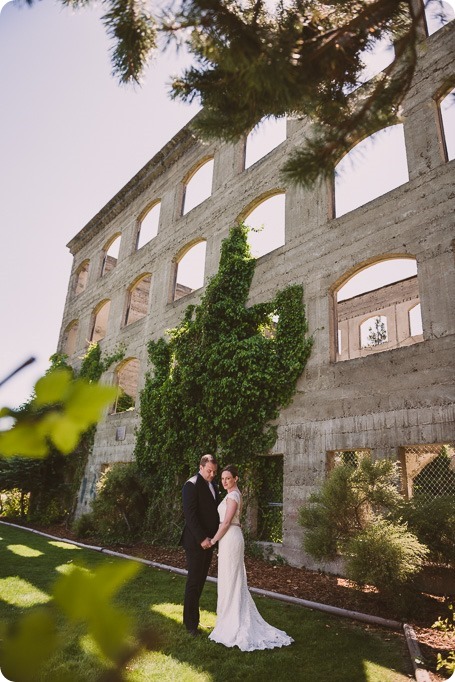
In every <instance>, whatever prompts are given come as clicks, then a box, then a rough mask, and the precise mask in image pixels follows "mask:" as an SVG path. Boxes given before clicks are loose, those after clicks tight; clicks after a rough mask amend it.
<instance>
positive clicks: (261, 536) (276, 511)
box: [257, 455, 284, 543]
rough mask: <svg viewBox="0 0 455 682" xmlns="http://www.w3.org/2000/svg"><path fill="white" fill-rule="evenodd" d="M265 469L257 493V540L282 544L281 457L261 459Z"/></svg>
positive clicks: (282, 460) (282, 459) (274, 456)
mask: <svg viewBox="0 0 455 682" xmlns="http://www.w3.org/2000/svg"><path fill="white" fill-rule="evenodd" d="M263 462H264V464H263V466H264V467H265V469H266V474H265V476H263V477H262V481H263V483H262V485H261V489H260V490H259V492H258V503H259V505H258V532H257V536H258V540H261V541H263V542H278V543H280V542H283V463H284V458H283V455H273V456H267V457H264V459H263Z"/></svg>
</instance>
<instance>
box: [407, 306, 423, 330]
mask: <svg viewBox="0 0 455 682" xmlns="http://www.w3.org/2000/svg"><path fill="white" fill-rule="evenodd" d="M408 316H409V335H410V336H420V335H421V334H423V327H422V310H421V306H420V303H417V305H414V306H412V308H411V309H410V310H409V312H408Z"/></svg>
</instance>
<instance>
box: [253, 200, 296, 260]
mask: <svg viewBox="0 0 455 682" xmlns="http://www.w3.org/2000/svg"><path fill="white" fill-rule="evenodd" d="M285 201H286V195H285V194H284V192H283V193H281V194H275V195H274V196H272V197H269V198H268V199H265V200H264V201H262V202H261V203H260V204H258V205H257V206H256V208H254V209H253V210H252V211H251V213H249V214H247V216H246V217H245V218H244V222H245V224H246V225H247V226H248V227H249V232H248V243H249V245H250V248H251V254H252V255H253V256H254V258H260V257H261V256H264V255H265V254H266V253H270V251H274V249H278V248H279V247H280V246H283V245H284V243H285Z"/></svg>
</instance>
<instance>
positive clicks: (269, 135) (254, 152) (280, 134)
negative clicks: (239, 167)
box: [245, 117, 286, 168]
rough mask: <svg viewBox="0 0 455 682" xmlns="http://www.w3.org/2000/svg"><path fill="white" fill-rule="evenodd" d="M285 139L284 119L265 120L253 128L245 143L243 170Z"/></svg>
mask: <svg viewBox="0 0 455 682" xmlns="http://www.w3.org/2000/svg"><path fill="white" fill-rule="evenodd" d="M285 139H286V118H273V117H271V118H266V119H263V120H262V121H260V122H259V123H258V125H257V126H256V127H255V128H253V130H252V131H251V132H250V134H249V135H248V137H247V138H246V143H245V168H249V167H250V166H252V165H253V164H254V163H256V161H259V159H262V158H263V157H264V156H266V155H267V154H268V153H269V152H271V151H272V150H273V149H275V148H276V147H278V145H280V144H281V143H282V142H284V141H285Z"/></svg>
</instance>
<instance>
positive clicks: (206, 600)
mask: <svg viewBox="0 0 455 682" xmlns="http://www.w3.org/2000/svg"><path fill="white" fill-rule="evenodd" d="M110 561H111V559H110V558H109V557H107V556H104V555H102V554H100V553H98V552H93V551H90V550H83V549H80V548H77V547H75V546H74V545H68V544H65V543H62V542H57V541H53V540H49V539H47V538H44V537H41V536H38V535H34V534H31V533H28V532H27V531H23V530H19V529H15V528H10V527H7V526H3V525H0V621H3V622H11V621H13V620H14V619H15V618H16V617H18V616H20V615H21V614H24V613H26V612H27V611H28V610H29V609H30V608H31V607H33V606H35V605H37V606H42V605H43V604H45V603H47V602H48V601H49V600H50V598H51V597H50V594H51V590H52V585H53V583H54V581H55V580H56V578H57V577H58V576H59V575H60V574H61V573H62V572H63V571H66V570H68V568H69V567H70V566H71V564H72V563H82V564H83V565H84V566H86V567H87V568H88V569H90V568H95V567H96V566H99V564H100V563H101V562H110ZM184 587H185V579H184V578H183V577H181V576H178V575H174V574H172V573H168V572H167V571H160V570H157V569H152V568H149V567H145V568H143V570H142V571H141V572H140V573H139V575H138V576H137V577H136V578H135V579H134V580H132V581H131V582H130V583H128V584H127V585H126V586H125V587H124V588H123V589H122V590H121V592H120V594H119V598H118V599H117V603H118V605H119V606H121V608H122V609H124V610H126V611H127V612H128V613H130V614H132V615H133V617H134V619H135V621H136V623H137V625H138V626H139V627H141V628H153V629H154V631H155V632H156V633H157V634H158V636H159V642H160V645H159V650H155V651H144V652H143V653H141V654H140V655H139V656H138V657H137V658H136V659H135V660H134V661H132V662H131V663H130V664H129V665H128V675H127V679H128V681H129V682H130V681H131V682H139V681H144V682H145V681H147V682H152V681H155V680H156V681H157V682H158V680H159V681H160V682H163V681H164V682H166V681H168V682H222V681H224V680H226V681H227V680H229V681H236V680H242V682H248V681H251V682H253V681H254V682H258V681H259V680H260V681H262V680H270V682H276V681H277V680H278V681H279V680H289V681H290V682H297V681H299V680H302V681H303V680H305V681H307V682H328V681H329V680H330V682H404V681H405V680H409V675H410V674H411V673H412V668H411V664H410V659H409V656H408V654H407V649H406V646H405V643H404V638H403V637H402V636H401V635H400V634H398V633H393V632H386V631H378V630H374V629H370V628H366V626H365V625H362V624H355V623H352V622H350V621H347V620H344V619H340V618H335V617H331V616H327V615H325V614H321V613H319V612H315V611H311V610H309V609H304V608H301V607H297V606H293V605H288V604H284V603H282V602H278V601H276V600H271V599H266V598H263V597H259V598H255V601H256V603H257V605H258V608H259V610H260V612H261V614H262V615H263V616H264V618H265V619H266V620H267V621H269V622H270V623H272V624H273V625H275V626H277V627H279V628H281V629H283V630H286V632H287V633H288V634H290V635H291V636H292V637H293V638H294V640H295V643H294V644H293V645H292V646H290V647H285V648H283V649H275V650H272V651H256V652H248V653H243V652H240V651H239V650H238V649H237V648H234V649H226V648H225V647H223V646H222V645H217V644H214V643H212V642H210V641H208V639H207V637H206V636H202V637H199V638H197V639H192V638H190V637H189V636H188V635H187V634H186V632H185V630H184V628H183V625H182V603H183V593H184ZM215 608H216V586H215V585H212V584H210V583H208V584H207V585H206V587H205V589H204V593H203V596H202V600H201V609H202V611H201V627H202V628H203V630H204V631H205V632H206V633H207V634H208V633H209V632H210V630H211V628H212V627H213V626H214V624H215ZM59 631H60V635H61V640H62V642H63V644H62V647H61V649H60V650H59V652H58V654H56V655H55V656H54V657H53V659H52V661H51V662H50V664H49V665H48V666H47V668H46V670H45V671H44V672H43V674H42V675H41V676H39V675H37V677H36V682H41V681H44V680H46V682H48V681H52V680H55V679H57V678H58V676H59V674H60V673H61V672H62V671H63V670H66V671H68V672H69V674H70V679H71V678H73V679H74V678H80V679H81V680H86V681H87V682H93V681H94V680H96V677H97V673H98V672H101V667H100V663H99V659H98V658H97V657H96V656H95V655H94V648H93V647H94V645H93V643H92V642H91V641H90V640H89V638H88V636H87V635H86V634H85V633H84V631H83V630H82V628H80V629H75V628H74V626H71V627H70V626H69V625H68V624H67V623H66V621H64V619H63V618H62V620H61V623H60V628H59Z"/></svg>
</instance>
